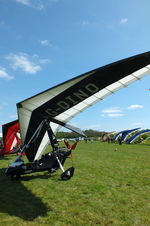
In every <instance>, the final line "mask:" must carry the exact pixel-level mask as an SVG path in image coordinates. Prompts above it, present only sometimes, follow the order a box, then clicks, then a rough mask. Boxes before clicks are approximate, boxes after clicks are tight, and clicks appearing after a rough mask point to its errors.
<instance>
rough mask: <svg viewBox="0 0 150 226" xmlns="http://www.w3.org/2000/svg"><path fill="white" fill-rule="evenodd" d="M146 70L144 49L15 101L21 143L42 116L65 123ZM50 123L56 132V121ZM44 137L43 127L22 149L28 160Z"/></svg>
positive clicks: (148, 59) (149, 57)
mask: <svg viewBox="0 0 150 226" xmlns="http://www.w3.org/2000/svg"><path fill="white" fill-rule="evenodd" d="M149 73H150V52H146V53H143V54H140V55H136V56H132V57H130V58H127V59H124V60H120V61H117V62H115V63H112V64H109V65H106V66H103V67H100V68H97V69H95V70H92V71H89V72H87V73H84V74H82V75H80V76H77V77H75V78H73V79H71V80H68V81H66V82H64V83H62V84H59V85H57V86H55V87H52V88H50V89H48V90H46V91H44V92H42V93H39V94H38V95H36V96H33V97H31V98H29V99H26V100H24V101H22V102H20V103H18V104H17V109H18V118H19V124H20V131H21V140H22V142H23V144H27V143H28V141H29V140H30V138H31V137H32V135H33V134H34V132H35V131H36V128H37V127H38V126H39V124H40V123H41V121H42V120H43V119H44V118H45V117H48V116H49V117H52V118H55V119H57V120H60V121H62V122H65V123H66V122H68V121H69V120H70V119H72V118H73V117H74V116H75V115H77V114H78V113H80V112H82V111H84V110H85V109H87V108H88V107H89V106H91V105H93V104H94V103H96V102H98V101H101V100H103V99H104V98H105V97H107V96H108V95H110V94H112V93H114V92H116V91H117V90H119V89H121V88H123V87H126V86H128V85H129V84H130V83H132V82H134V81H137V80H139V79H141V78H142V77H143V76H145V75H147V74H149ZM50 124H51V127H52V129H53V131H54V132H56V131H57V130H58V128H59V125H57V124H55V123H50ZM47 141H48V136H47V135H46V130H45V129H43V130H42V131H41V136H40V137H39V139H38V141H37V142H36V144H33V145H32V147H30V148H29V150H28V151H27V152H26V155H27V157H28V159H29V161H33V160H34V158H35V156H36V153H37V151H38V150H39V149H41V151H42V150H44V148H45V146H46V144H47Z"/></svg>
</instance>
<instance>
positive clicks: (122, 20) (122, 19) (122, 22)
mask: <svg viewBox="0 0 150 226" xmlns="http://www.w3.org/2000/svg"><path fill="white" fill-rule="evenodd" d="M127 22H128V18H121V20H120V24H126V23H127Z"/></svg>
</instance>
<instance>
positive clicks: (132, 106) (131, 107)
mask: <svg viewBox="0 0 150 226" xmlns="http://www.w3.org/2000/svg"><path fill="white" fill-rule="evenodd" d="M141 108H143V105H140V104H133V105H130V106H129V107H128V109H129V110H135V109H141Z"/></svg>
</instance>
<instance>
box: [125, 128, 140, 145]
mask: <svg viewBox="0 0 150 226" xmlns="http://www.w3.org/2000/svg"><path fill="white" fill-rule="evenodd" d="M138 129H140V128H135V129H130V130H127V131H125V132H123V133H122V135H121V142H125V140H126V139H127V137H128V136H129V135H131V134H132V133H133V132H135V131H137V130H138Z"/></svg>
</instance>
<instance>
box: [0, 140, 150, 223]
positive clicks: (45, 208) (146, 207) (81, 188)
mask: <svg viewBox="0 0 150 226" xmlns="http://www.w3.org/2000/svg"><path fill="white" fill-rule="evenodd" d="M73 157H74V158H73V159H74V166H75V168H76V169H75V175H74V177H73V178H72V179H71V180H69V181H61V180H60V174H61V171H60V170H59V171H58V172H57V173H55V174H54V175H52V176H50V174H49V173H47V172H43V173H37V174H32V175H31V174H30V175H26V176H24V177H23V180H21V181H11V180H10V178H9V177H6V176H5V174H4V171H5V168H6V167H7V165H8V164H10V163H11V162H12V161H13V159H15V156H7V157H5V158H1V159H0V166H1V170H0V225H1V226H3V225H5V226H6V225H9V226H10V225H11V226H13V225H19V226H20V225H21V226H25V225H27V226H30V225H34V226H35V225H36V226H38V225H52V226H53V225H54V226H68V225H73V226H78V225H79V226H80V225H83V226H88V225H91V226H93V225H114V226H120V225H127V226H128V225H132V226H133V225H137V226H148V225H150V146H148V145H147V146H146V145H121V146H119V145H118V144H107V143H101V142H98V141H97V142H94V143H89V144H85V143H84V142H80V143H79V144H78V145H77V148H76V150H75V151H74V155H73ZM70 166H71V160H70V159H68V160H67V161H66V163H65V165H64V167H65V169H67V168H69V167H70Z"/></svg>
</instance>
